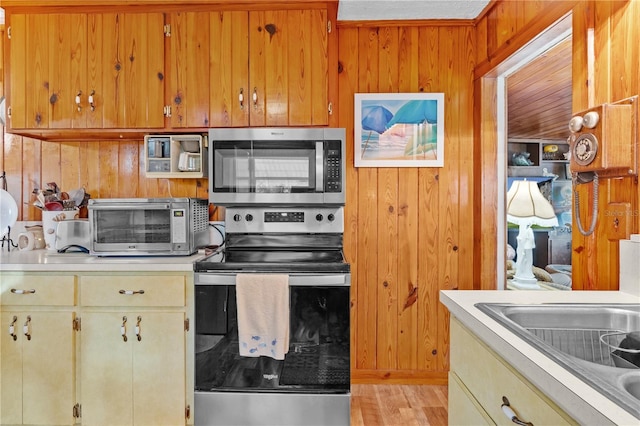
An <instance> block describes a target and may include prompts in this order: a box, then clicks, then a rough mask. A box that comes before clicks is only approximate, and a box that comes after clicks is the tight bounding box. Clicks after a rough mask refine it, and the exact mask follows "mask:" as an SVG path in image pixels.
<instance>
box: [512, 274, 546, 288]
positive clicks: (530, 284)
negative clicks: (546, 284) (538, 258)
mask: <svg viewBox="0 0 640 426" xmlns="http://www.w3.org/2000/svg"><path fill="white" fill-rule="evenodd" d="M509 284H510V285H511V286H512V287H515V288H517V289H518V290H540V289H541V287H540V286H539V285H538V280H537V279H535V278H522V277H518V276H515V277H513V279H512V280H511V281H510V282H509Z"/></svg>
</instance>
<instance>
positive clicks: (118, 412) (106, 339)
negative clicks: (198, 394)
mask: <svg viewBox="0 0 640 426" xmlns="http://www.w3.org/2000/svg"><path fill="white" fill-rule="evenodd" d="M80 288H81V305H82V309H83V310H82V318H81V320H82V321H81V332H80V401H81V419H82V420H81V421H82V424H83V425H121V426H124V425H184V424H186V423H187V422H188V419H187V416H188V412H189V411H190V410H189V408H188V403H187V396H186V395H187V389H186V386H187V380H186V374H187V373H186V372H187V368H186V364H187V363H186V335H187V331H186V323H185V276H184V275H162V276H149V275H145V276H131V275H126V276H125V275H115V274H114V275H109V276H99V275H96V276H83V277H82V278H81V282H80Z"/></svg>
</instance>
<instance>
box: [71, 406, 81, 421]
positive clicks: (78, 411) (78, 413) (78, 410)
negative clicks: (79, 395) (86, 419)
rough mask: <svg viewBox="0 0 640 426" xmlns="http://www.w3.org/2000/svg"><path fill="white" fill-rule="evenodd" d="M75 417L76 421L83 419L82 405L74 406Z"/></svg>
mask: <svg viewBox="0 0 640 426" xmlns="http://www.w3.org/2000/svg"><path fill="white" fill-rule="evenodd" d="M73 417H74V418H76V419H79V418H80V417H82V405H80V404H76V405H74V406H73Z"/></svg>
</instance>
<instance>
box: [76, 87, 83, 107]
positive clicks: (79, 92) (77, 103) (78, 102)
mask: <svg viewBox="0 0 640 426" xmlns="http://www.w3.org/2000/svg"><path fill="white" fill-rule="evenodd" d="M81 96H82V90H79V91H78V94H77V95H76V106H77V107H78V112H80V111H82V105H81V101H82V99H81Z"/></svg>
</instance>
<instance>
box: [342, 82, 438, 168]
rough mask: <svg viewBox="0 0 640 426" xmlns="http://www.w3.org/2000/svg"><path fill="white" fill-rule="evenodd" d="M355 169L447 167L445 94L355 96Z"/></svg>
mask: <svg viewBox="0 0 640 426" xmlns="http://www.w3.org/2000/svg"><path fill="white" fill-rule="evenodd" d="M354 117H355V123H354V130H355V138H354V143H355V149H354V157H355V166H356V167H442V166H444V93H356V95H355V114H354Z"/></svg>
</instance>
